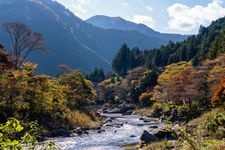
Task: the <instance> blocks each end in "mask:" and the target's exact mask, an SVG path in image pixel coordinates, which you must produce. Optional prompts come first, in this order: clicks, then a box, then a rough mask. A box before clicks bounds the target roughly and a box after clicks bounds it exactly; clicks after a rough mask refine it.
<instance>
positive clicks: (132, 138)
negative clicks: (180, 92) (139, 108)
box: [49, 113, 162, 150]
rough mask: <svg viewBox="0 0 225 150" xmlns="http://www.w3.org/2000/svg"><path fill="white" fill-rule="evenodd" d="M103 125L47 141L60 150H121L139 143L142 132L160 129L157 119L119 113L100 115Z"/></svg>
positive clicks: (75, 131) (160, 125) (77, 130)
mask: <svg viewBox="0 0 225 150" xmlns="http://www.w3.org/2000/svg"><path fill="white" fill-rule="evenodd" d="M101 116H102V117H103V124H102V125H101V127H99V128H98V129H97V130H88V131H85V130H82V129H79V128H78V129H76V130H74V131H73V134H72V136H71V137H59V138H52V139H49V140H51V141H54V142H55V144H56V145H57V146H58V147H59V148H60V149H62V150H112V149H113V150H121V149H123V147H124V146H126V145H131V144H137V143H139V142H140V139H141V135H142V134H143V132H144V131H148V132H149V133H153V132H154V131H155V130H157V129H159V128H161V127H162V124H161V123H160V121H159V120H158V119H154V118H148V117H141V116H137V115H122V114H120V113H101Z"/></svg>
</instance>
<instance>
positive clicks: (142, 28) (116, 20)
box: [86, 15, 188, 43]
mask: <svg viewBox="0 0 225 150" xmlns="http://www.w3.org/2000/svg"><path fill="white" fill-rule="evenodd" d="M86 22H88V23H90V24H92V25H94V26H96V27H100V28H104V29H118V30H122V31H131V30H133V31H137V32H140V33H142V34H144V35H147V36H149V37H156V38H159V39H161V40H164V41H165V42H166V43H168V42H169V41H170V40H171V41H174V42H177V41H183V40H185V39H186V38H187V37H188V36H187V35H181V34H170V33H161V32H158V31H155V30H153V29H152V28H150V27H148V26H147V25H145V24H142V23H139V24H138V23H134V22H132V21H129V20H126V19H124V18H122V17H119V16H118V17H109V16H104V15H96V16H93V17H91V18H89V19H87V20H86Z"/></svg>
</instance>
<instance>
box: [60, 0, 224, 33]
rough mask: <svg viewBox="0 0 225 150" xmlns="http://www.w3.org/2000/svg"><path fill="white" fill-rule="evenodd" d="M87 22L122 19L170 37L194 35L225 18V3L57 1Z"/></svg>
mask: <svg viewBox="0 0 225 150" xmlns="http://www.w3.org/2000/svg"><path fill="white" fill-rule="evenodd" d="M56 1H58V2H60V3H62V4H63V5H65V7H67V8H68V9H70V10H71V11H72V12H74V14H75V15H77V16H78V17H80V18H81V19H83V20H86V19H88V18H90V17H92V16H94V15H107V16H112V17H115V16H120V17H123V18H125V19H127V20H130V21H133V22H136V23H144V24H146V25H148V26H149V27H151V28H153V29H154V30H157V31H160V32H167V33H181V34H193V33H197V31H198V28H199V26H200V25H201V24H202V25H204V26H207V25H209V24H210V23H211V21H213V20H216V19H218V18H220V17H223V16H225V2H224V0H56Z"/></svg>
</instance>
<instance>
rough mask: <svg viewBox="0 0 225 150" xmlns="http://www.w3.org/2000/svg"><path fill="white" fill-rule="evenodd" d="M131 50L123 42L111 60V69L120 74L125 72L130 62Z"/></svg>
mask: <svg viewBox="0 0 225 150" xmlns="http://www.w3.org/2000/svg"><path fill="white" fill-rule="evenodd" d="M130 54H131V52H130V49H129V48H128V47H127V45H126V44H123V45H122V47H121V48H120V50H119V52H118V53H117V54H116V56H115V58H114V59H113V61H112V69H113V71H115V72H116V73H118V74H119V75H121V76H124V75H126V74H127V71H128V70H129V69H130V67H131V66H130V62H131V55H130Z"/></svg>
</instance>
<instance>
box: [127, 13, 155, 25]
mask: <svg viewBox="0 0 225 150" xmlns="http://www.w3.org/2000/svg"><path fill="white" fill-rule="evenodd" d="M127 20H130V21H132V22H135V23H142V24H145V25H147V26H149V27H151V28H152V27H154V26H155V21H154V20H153V19H152V17H149V16H143V15H134V16H133V17H132V18H128V19H127Z"/></svg>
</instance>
